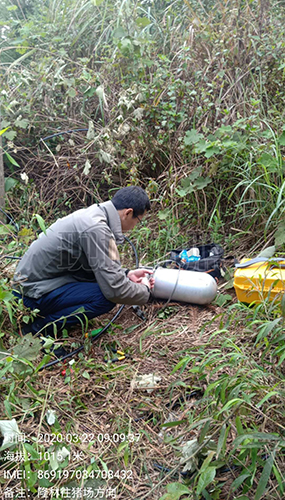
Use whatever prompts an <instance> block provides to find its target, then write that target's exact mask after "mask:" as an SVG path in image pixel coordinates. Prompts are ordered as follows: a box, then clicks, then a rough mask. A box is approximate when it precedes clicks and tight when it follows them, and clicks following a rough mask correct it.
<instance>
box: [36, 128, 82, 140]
mask: <svg viewBox="0 0 285 500" xmlns="http://www.w3.org/2000/svg"><path fill="white" fill-rule="evenodd" d="M87 130H88V128H75V129H73V130H66V131H63V132H58V133H57V134H52V135H48V136H47V137H41V139H40V140H41V141H47V140H48V139H52V137H57V136H58V135H63V134H72V132H86V131H87Z"/></svg>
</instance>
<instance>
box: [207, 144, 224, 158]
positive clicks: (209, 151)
mask: <svg viewBox="0 0 285 500" xmlns="http://www.w3.org/2000/svg"><path fill="white" fill-rule="evenodd" d="M220 151H221V150H220V148H218V147H217V146H209V147H207V148H206V151H205V157H206V158H211V157H212V156H214V155H216V154H219V153H220Z"/></svg>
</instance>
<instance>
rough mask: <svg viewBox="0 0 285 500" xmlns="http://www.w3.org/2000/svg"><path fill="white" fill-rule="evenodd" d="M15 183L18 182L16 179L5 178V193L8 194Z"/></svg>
mask: <svg viewBox="0 0 285 500" xmlns="http://www.w3.org/2000/svg"><path fill="white" fill-rule="evenodd" d="M17 182H18V181H17V180H16V179H13V177H7V178H6V179H5V193H8V191H10V189H13V187H15V186H16V184H17Z"/></svg>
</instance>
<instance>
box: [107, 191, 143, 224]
mask: <svg viewBox="0 0 285 500" xmlns="http://www.w3.org/2000/svg"><path fill="white" fill-rule="evenodd" d="M112 203H113V205H114V206H115V207H116V209H117V210H118V213H119V216H120V219H121V223H122V231H123V232H125V231H129V230H130V229H133V227H135V225H136V224H137V223H138V222H139V221H140V220H141V219H142V217H143V216H144V215H145V213H146V212H147V211H148V210H149V209H150V202H149V198H148V196H147V194H146V192H145V191H144V190H143V189H142V188H141V187H139V186H128V187H125V188H122V189H119V191H117V192H116V194H115V195H114V197H113V198H112Z"/></svg>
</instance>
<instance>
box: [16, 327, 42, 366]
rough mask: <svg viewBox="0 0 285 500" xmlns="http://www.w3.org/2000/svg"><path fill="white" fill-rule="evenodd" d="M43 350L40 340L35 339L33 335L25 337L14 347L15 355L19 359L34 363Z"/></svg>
mask: <svg viewBox="0 0 285 500" xmlns="http://www.w3.org/2000/svg"><path fill="white" fill-rule="evenodd" d="M41 348H42V344H41V341H40V339H38V338H35V337H33V335H32V334H31V333H29V334H28V335H25V338H23V339H21V340H20V342H18V344H17V345H16V346H15V347H14V351H13V354H14V355H15V356H19V358H23V359H27V360H28V361H34V360H35V359H36V358H37V357H38V354H39V352H40V350H41Z"/></svg>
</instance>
